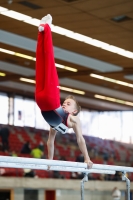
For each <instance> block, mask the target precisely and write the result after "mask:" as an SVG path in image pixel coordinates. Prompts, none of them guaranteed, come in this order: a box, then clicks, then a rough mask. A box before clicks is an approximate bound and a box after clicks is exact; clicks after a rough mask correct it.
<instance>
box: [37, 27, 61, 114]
mask: <svg viewBox="0 0 133 200" xmlns="http://www.w3.org/2000/svg"><path fill="white" fill-rule="evenodd" d="M41 26H44V31H42V32H39V33H38V41H37V49H36V91H35V99H36V102H37V104H38V106H39V108H40V109H41V111H49V110H55V109H56V108H58V107H60V91H59V88H58V86H59V80H58V75H57V71H56V67H55V61H54V52H53V43H52V35H51V29H50V27H49V25H48V24H45V25H44V24H43V25H41Z"/></svg>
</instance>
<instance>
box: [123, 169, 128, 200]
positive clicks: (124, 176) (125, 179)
mask: <svg viewBox="0 0 133 200" xmlns="http://www.w3.org/2000/svg"><path fill="white" fill-rule="evenodd" d="M122 180H123V181H126V189H127V194H126V195H127V200H130V180H129V179H128V178H127V177H126V172H122Z"/></svg>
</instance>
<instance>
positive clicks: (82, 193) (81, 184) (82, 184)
mask: <svg viewBox="0 0 133 200" xmlns="http://www.w3.org/2000/svg"><path fill="white" fill-rule="evenodd" d="M87 181H88V173H85V174H84V178H83V179H82V180H81V183H80V186H81V200H84V182H87Z"/></svg>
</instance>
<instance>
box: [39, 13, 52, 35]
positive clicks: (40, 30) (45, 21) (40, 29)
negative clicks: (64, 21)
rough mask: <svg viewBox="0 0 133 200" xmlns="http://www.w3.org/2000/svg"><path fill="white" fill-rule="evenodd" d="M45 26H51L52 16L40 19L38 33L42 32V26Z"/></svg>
mask: <svg viewBox="0 0 133 200" xmlns="http://www.w3.org/2000/svg"><path fill="white" fill-rule="evenodd" d="M45 24H48V25H49V26H51V24H52V16H51V15H50V14H48V15H46V16H45V17H43V18H42V19H41V21H40V25H39V27H38V30H39V32H42V31H44V26H43V25H45ZM41 25H42V26H41Z"/></svg>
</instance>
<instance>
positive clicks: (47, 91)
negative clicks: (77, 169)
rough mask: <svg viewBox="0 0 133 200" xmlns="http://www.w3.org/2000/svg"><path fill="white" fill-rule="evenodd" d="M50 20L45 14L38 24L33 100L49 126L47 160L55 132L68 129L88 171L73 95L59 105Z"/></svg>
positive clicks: (49, 157)
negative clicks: (70, 129)
mask: <svg viewBox="0 0 133 200" xmlns="http://www.w3.org/2000/svg"><path fill="white" fill-rule="evenodd" d="M51 24H52V17H51V15H49V14H48V15H47V16H45V17H43V18H42V20H41V22H40V25H39V28H38V29H39V32H38V41H37V49H36V91H35V99H36V102H37V104H38V106H39V108H40V110H41V113H42V115H43V117H44V119H45V120H46V121H47V122H48V123H49V125H50V127H51V128H50V131H49V137H48V141H47V148H48V159H51V160H52V159H53V156H54V140H55V136H56V132H57V131H59V132H61V133H62V134H64V133H66V132H67V130H68V128H73V130H74V132H75V134H76V138H77V143H78V146H79V148H80V150H81V152H82V153H83V155H84V160H85V163H87V165H88V168H91V167H92V165H93V163H92V162H91V160H90V158H89V155H88V152H87V148H86V143H85V140H84V138H83V136H82V130H81V125H80V119H79V117H78V116H77V114H78V113H79V112H80V106H79V104H78V102H77V101H76V99H75V98H74V97H73V96H68V97H67V98H66V99H65V101H64V103H63V105H62V106H61V105H60V91H59V81H58V75H57V71H56V67H55V61H54V53H53V43H52V35H51Z"/></svg>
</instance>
